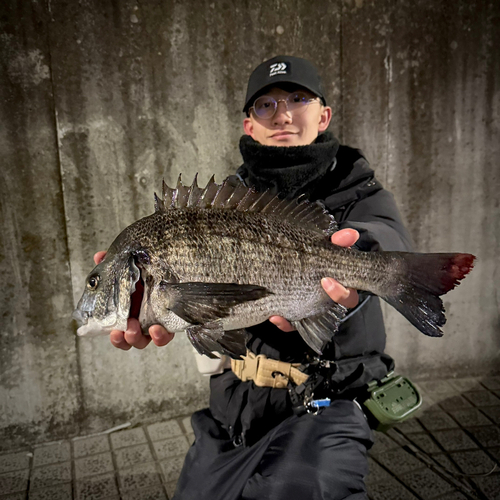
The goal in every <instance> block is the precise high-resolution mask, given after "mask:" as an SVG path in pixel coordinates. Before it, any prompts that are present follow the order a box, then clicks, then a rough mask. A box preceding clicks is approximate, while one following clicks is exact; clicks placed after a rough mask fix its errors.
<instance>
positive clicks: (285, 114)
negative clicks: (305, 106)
mask: <svg viewBox="0 0 500 500" xmlns="http://www.w3.org/2000/svg"><path fill="white" fill-rule="evenodd" d="M273 123H274V124H275V125H283V124H285V123H292V114H291V113H290V111H288V107H287V105H286V101H284V100H283V101H278V105H277V107H276V113H275V114H274V116H273Z"/></svg>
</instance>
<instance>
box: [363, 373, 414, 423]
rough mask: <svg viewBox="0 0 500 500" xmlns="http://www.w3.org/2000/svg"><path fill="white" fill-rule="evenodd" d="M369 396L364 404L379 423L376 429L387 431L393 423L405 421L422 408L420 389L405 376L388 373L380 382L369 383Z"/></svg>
mask: <svg viewBox="0 0 500 500" xmlns="http://www.w3.org/2000/svg"><path fill="white" fill-rule="evenodd" d="M368 392H369V397H368V399H366V400H365V401H364V402H363V404H364V406H365V407H366V408H367V409H368V411H369V412H370V414H371V416H372V417H373V419H374V420H376V422H377V423H378V424H375V425H374V427H375V430H377V431H381V432H384V431H387V430H388V429H390V428H391V427H392V426H393V425H395V424H397V423H399V422H403V420H406V419H407V418H409V417H410V416H412V414H413V413H414V412H415V411H417V410H418V408H420V406H421V405H422V396H421V395H420V393H419V392H418V389H417V388H416V387H415V386H414V385H413V384H412V383H411V382H410V380H408V379H407V378H405V377H402V376H400V375H394V372H390V373H388V374H387V376H386V377H385V378H383V379H382V380H381V381H380V382H377V381H374V382H371V383H370V384H369V385H368Z"/></svg>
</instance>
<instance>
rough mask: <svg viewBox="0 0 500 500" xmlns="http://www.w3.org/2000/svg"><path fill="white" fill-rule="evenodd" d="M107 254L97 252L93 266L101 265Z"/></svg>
mask: <svg viewBox="0 0 500 500" xmlns="http://www.w3.org/2000/svg"><path fill="white" fill-rule="evenodd" d="M107 253H108V252H106V251H105V250H101V251H100V252H97V253H96V254H95V255H94V262H95V265H96V266H97V264H99V263H101V262H102V260H103V259H104V257H106V254H107ZM114 331H118V330H114Z"/></svg>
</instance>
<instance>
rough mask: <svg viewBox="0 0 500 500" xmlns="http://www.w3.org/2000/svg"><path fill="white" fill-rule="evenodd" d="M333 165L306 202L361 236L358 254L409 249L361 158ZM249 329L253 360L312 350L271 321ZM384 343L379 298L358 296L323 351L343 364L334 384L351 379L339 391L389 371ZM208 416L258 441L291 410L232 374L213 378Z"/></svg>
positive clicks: (283, 400)
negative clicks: (259, 356)
mask: <svg viewBox="0 0 500 500" xmlns="http://www.w3.org/2000/svg"><path fill="white" fill-rule="evenodd" d="M332 167H333V168H332V169H330V170H329V171H328V172H327V173H326V174H325V176H324V177H323V178H322V179H321V180H320V181H318V182H317V187H315V189H314V190H313V191H312V195H311V196H310V198H311V199H312V200H320V201H321V202H323V203H324V205H325V206H326V207H327V209H328V210H329V211H330V212H331V213H332V214H333V215H334V216H335V218H336V220H337V221H338V222H339V226H340V228H348V227H349V228H354V229H357V230H358V231H359V233H360V238H359V240H358V242H357V244H356V246H357V247H358V248H359V249H360V250H364V251H376V250H399V251H410V250H411V249H412V243H411V239H410V236H409V234H408V232H407V231H406V229H405V227H404V226H403V223H402V221H401V217H400V215H399V212H398V209H397V207H396V204H395V202H394V198H393V196H392V194H391V193H389V192H388V191H386V190H385V189H384V188H383V187H382V185H381V184H380V183H379V182H378V181H377V180H376V179H375V177H374V172H373V170H372V169H371V168H370V167H369V165H368V162H367V161H366V159H365V158H364V156H363V154H362V152H361V151H359V150H357V149H353V148H350V147H348V146H340V147H339V150H338V152H337V155H336V158H335V159H334V160H332ZM244 180H245V179H243V181H244ZM248 330H249V331H250V333H251V334H252V337H251V339H250V341H249V343H248V347H249V348H250V350H251V351H252V352H254V353H256V354H265V355H267V356H268V357H271V358H274V359H281V360H283V361H295V362H301V361H303V359H304V357H305V355H306V354H307V353H310V352H311V351H310V350H309V348H308V347H307V345H306V344H305V343H304V341H303V340H302V339H301V337H300V335H299V334H298V333H297V332H291V333H284V332H282V331H281V330H279V329H278V328H276V327H275V326H274V325H273V324H271V323H270V322H265V323H262V324H261V325H256V326H254V327H252V328H249V329H248ZM285 335H286V342H284V336H285ZM385 339H386V335H385V328H384V322H383V318H382V312H381V308H380V303H379V299H378V298H377V297H375V296H369V295H368V294H363V293H361V294H360V304H359V305H358V307H357V308H356V309H353V310H352V311H350V313H349V315H348V317H347V319H346V320H345V321H344V322H343V323H342V324H341V326H340V329H339V332H338V333H337V334H336V335H335V337H334V339H333V341H332V342H330V344H329V345H328V346H327V347H326V348H325V349H324V352H323V358H324V359H329V360H341V362H340V363H339V368H338V371H337V373H336V375H335V377H337V379H338V381H339V382H342V380H345V379H346V378H347V380H349V384H348V386H346V387H343V389H344V390H347V391H350V392H352V389H353V388H358V387H361V386H363V385H364V384H366V383H368V382H369V381H370V380H373V379H381V378H383V377H384V376H385V375H386V373H387V372H388V371H389V370H390V369H392V368H393V361H392V359H391V358H390V357H389V356H387V355H385V354H384V353H383V352H384V349H385ZM361 365H362V366H361ZM360 368H361V370H360ZM353 372H355V373H356V377H355V379H354V380H351V379H350V378H348V377H349V376H350V375H352V374H353ZM351 378H352V377H351ZM210 410H211V412H212V415H213V416H214V417H215V419H216V420H218V421H219V422H220V423H221V424H222V425H223V427H224V428H225V429H226V430H227V431H228V433H229V434H230V436H233V435H242V436H243V438H244V440H246V441H247V442H251V441H253V440H255V439H258V438H259V437H260V436H261V435H262V434H263V433H264V432H266V431H267V430H269V429H271V428H272V427H274V426H275V425H276V424H277V423H279V422H280V421H282V420H283V419H284V418H286V417H287V416H289V415H290V414H291V411H292V410H291V403H290V400H289V397H288V393H287V391H286V390H285V389H271V388H266V387H256V386H255V385H254V384H253V382H242V381H241V380H239V379H238V378H236V376H235V375H234V374H233V373H232V372H231V371H226V372H225V373H223V374H221V375H216V376H212V378H211V399H210Z"/></svg>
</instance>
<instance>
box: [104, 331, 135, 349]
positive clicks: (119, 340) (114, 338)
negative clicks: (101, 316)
mask: <svg viewBox="0 0 500 500" xmlns="http://www.w3.org/2000/svg"><path fill="white" fill-rule="evenodd" d="M124 335H125V332H122V331H120V330H112V331H111V333H110V334H109V340H110V341H111V343H112V344H113V345H114V346H115V347H118V349H122V350H124V351H128V350H129V349H131V348H132V346H131V345H130V344H128V343H127V341H126V340H125V337H124Z"/></svg>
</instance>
